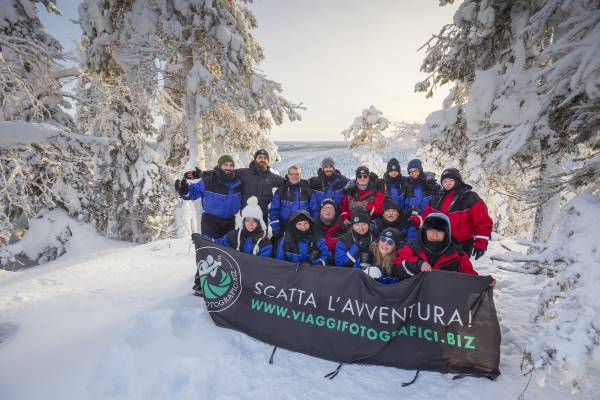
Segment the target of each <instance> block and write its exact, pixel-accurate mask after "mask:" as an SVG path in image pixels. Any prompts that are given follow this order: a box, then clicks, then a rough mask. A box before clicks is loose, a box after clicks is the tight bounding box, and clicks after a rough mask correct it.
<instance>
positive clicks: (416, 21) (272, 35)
mask: <svg viewBox="0 0 600 400" xmlns="http://www.w3.org/2000/svg"><path fill="white" fill-rule="evenodd" d="M78 4H79V1H78V0H58V6H59V8H60V9H61V10H62V11H63V14H64V16H63V17H54V16H48V14H47V13H46V12H45V11H42V12H40V17H41V19H42V22H43V23H44V25H45V26H46V28H47V30H48V32H49V33H51V34H52V35H53V36H54V37H56V38H57V39H59V40H60V41H62V42H63V43H64V44H65V47H66V48H72V47H73V46H72V44H71V43H70V42H72V40H73V39H78V37H79V35H80V31H79V27H78V26H76V25H74V24H72V23H70V22H69V21H68V18H71V19H77V18H78V17H77V5H78ZM438 4H439V2H438V1H437V0H371V1H365V0H301V1H291V0H255V2H254V3H253V4H251V5H250V8H251V9H252V10H253V12H254V13H255V15H256V19H257V21H258V29H257V30H256V31H255V37H256V38H257V40H258V42H259V43H260V44H261V45H262V47H263V48H264V50H265V53H266V60H265V61H263V63H261V64H260V65H259V68H260V69H262V70H263V71H264V72H265V73H266V74H267V76H268V77H269V78H271V79H273V80H275V81H278V82H280V83H281V84H282V85H283V89H284V95H285V96H286V98H288V99H289V100H292V101H294V102H298V103H299V102H302V103H303V104H304V105H305V106H306V107H307V110H306V111H303V112H302V117H303V120H302V121H300V122H294V123H290V122H286V123H284V124H283V125H282V126H276V127H274V128H273V132H272V133H273V138H274V139H275V140H341V139H342V136H341V135H340V132H341V131H342V130H343V129H345V128H347V127H348V126H349V125H350V123H351V122H352V121H353V119H354V117H356V116H358V115H359V114H360V112H361V110H362V109H363V108H367V107H369V106H370V105H371V104H372V105H375V106H376V107H377V108H379V109H380V110H381V111H382V112H383V114H384V115H385V116H386V117H387V118H388V119H390V120H392V121H399V120H405V121H408V122H412V121H417V122H422V121H424V120H425V117H427V115H428V114H429V113H430V112H432V111H435V110H437V109H439V108H440V107H441V102H442V100H443V98H444V97H445V96H446V94H447V88H442V89H441V90H439V92H438V93H437V94H436V95H435V96H434V97H433V98H431V99H425V96H424V94H423V93H414V90H413V88H414V84H415V83H416V82H418V81H420V80H422V79H424V77H425V74H424V73H422V72H420V71H419V67H420V65H421V61H422V59H423V57H424V52H423V51H420V52H417V49H418V48H419V47H421V45H422V44H423V43H425V42H426V41H427V40H428V39H429V38H430V37H431V34H433V33H437V32H439V30H440V28H441V27H442V26H443V25H444V24H446V23H450V22H451V21H452V15H453V14H454V10H455V9H456V6H455V5H454V6H445V7H439V6H438Z"/></svg>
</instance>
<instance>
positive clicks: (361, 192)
mask: <svg viewBox="0 0 600 400" xmlns="http://www.w3.org/2000/svg"><path fill="white" fill-rule="evenodd" d="M383 198H384V195H383V192H381V191H379V189H378V185H377V175H375V174H372V173H371V171H369V168H367V167H358V168H357V169H356V179H355V180H354V181H351V182H350V183H348V185H347V186H346V188H345V189H344V197H343V199H342V205H341V206H340V219H341V220H342V222H343V223H344V225H345V226H346V227H348V226H350V225H351V224H350V218H352V210H354V209H356V208H363V209H366V211H367V214H368V215H369V217H371V219H374V218H376V217H381V214H382V212H383Z"/></svg>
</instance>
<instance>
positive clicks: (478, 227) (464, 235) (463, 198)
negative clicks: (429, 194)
mask: <svg viewBox="0 0 600 400" xmlns="http://www.w3.org/2000/svg"><path fill="white" fill-rule="evenodd" d="M471 189H472V187H471V186H469V185H466V184H464V183H463V184H462V185H461V186H460V187H459V188H458V189H456V190H452V191H449V192H447V191H445V190H441V191H440V192H439V193H438V194H436V195H435V196H434V197H433V198H432V199H431V201H430V202H429V203H428V204H427V205H426V206H425V213H424V214H423V215H422V216H421V218H423V219H425V217H427V215H429V214H431V213H432V212H441V213H442V214H446V215H447V216H448V218H450V227H451V229H452V237H453V238H454V240H456V241H457V242H465V241H467V240H471V239H474V240H475V247H477V248H480V249H483V250H485V249H486V248H487V242H488V241H489V240H490V236H491V234H492V225H493V222H492V219H491V218H490V216H489V214H488V211H487V207H486V205H485V203H484V202H483V200H481V199H480V198H479V196H478V195H477V193H475V192H473V191H472V190H471Z"/></svg>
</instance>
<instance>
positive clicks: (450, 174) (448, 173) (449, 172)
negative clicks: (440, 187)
mask: <svg viewBox="0 0 600 400" xmlns="http://www.w3.org/2000/svg"><path fill="white" fill-rule="evenodd" d="M445 178H451V179H454V180H455V181H456V183H457V184H461V183H462V176H460V172H458V170H457V169H456V168H446V169H445V170H444V172H442V176H441V177H440V182H442V181H443V180H444V179H445Z"/></svg>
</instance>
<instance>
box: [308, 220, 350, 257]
mask: <svg viewBox="0 0 600 400" xmlns="http://www.w3.org/2000/svg"><path fill="white" fill-rule="evenodd" d="M314 231H315V235H318V236H319V237H322V238H323V239H325V243H327V248H328V249H329V251H330V252H331V254H335V245H336V244H337V242H338V240H339V238H340V237H341V236H342V235H343V234H344V230H343V229H342V224H341V223H340V222H339V221H337V220H336V221H335V222H333V223H332V224H331V225H325V224H323V222H322V221H321V219H320V218H319V216H317V218H316V219H315V227H314Z"/></svg>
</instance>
